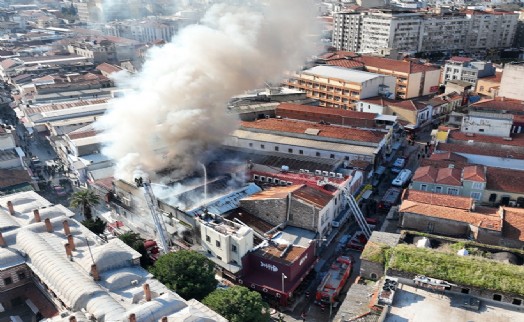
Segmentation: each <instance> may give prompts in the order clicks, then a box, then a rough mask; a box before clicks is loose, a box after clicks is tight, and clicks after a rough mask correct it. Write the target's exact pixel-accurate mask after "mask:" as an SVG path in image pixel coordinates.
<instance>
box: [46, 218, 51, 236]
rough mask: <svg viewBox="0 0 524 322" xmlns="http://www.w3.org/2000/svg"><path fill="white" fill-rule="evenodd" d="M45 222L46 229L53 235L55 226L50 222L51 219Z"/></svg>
mask: <svg viewBox="0 0 524 322" xmlns="http://www.w3.org/2000/svg"><path fill="white" fill-rule="evenodd" d="M44 222H45V229H46V230H47V232H48V233H52V232H53V224H51V220H49V218H46V219H45V220H44Z"/></svg>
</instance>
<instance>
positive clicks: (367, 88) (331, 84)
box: [286, 66, 395, 109]
mask: <svg viewBox="0 0 524 322" xmlns="http://www.w3.org/2000/svg"><path fill="white" fill-rule="evenodd" d="M286 85H287V86H288V87H289V88H292V89H293V88H295V89H300V90H303V91H305V92H306V94H307V97H310V98H314V99H317V100H319V101H320V106H325V107H334V108H344V109H352V108H353V107H354V104H355V103H356V102H357V101H359V100H360V99H363V98H368V97H374V96H379V95H384V96H390V95H393V91H394V90H395V78H394V77H392V76H386V75H380V74H375V73H368V72H364V71H359V70H352V69H347V68H343V67H338V66H316V67H313V68H310V69H307V70H304V71H300V72H297V73H296V74H295V75H294V76H292V77H291V78H290V79H289V80H288V81H287V83H286Z"/></svg>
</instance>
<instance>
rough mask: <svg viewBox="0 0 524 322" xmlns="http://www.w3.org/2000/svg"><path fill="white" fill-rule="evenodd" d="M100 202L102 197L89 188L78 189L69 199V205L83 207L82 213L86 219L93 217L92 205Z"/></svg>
mask: <svg viewBox="0 0 524 322" xmlns="http://www.w3.org/2000/svg"><path fill="white" fill-rule="evenodd" d="M99 203H100V197H99V196H98V195H97V194H96V193H95V192H94V191H93V190H89V189H84V190H80V191H77V192H75V193H73V194H72V195H71V198H70V199H69V205H70V206H71V207H72V208H78V207H81V209H82V215H83V216H84V218H85V219H91V218H92V217H93V215H92V209H91V207H93V206H96V205H98V204H99Z"/></svg>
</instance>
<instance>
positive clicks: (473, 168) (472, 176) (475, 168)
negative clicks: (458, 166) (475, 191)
mask: <svg viewBox="0 0 524 322" xmlns="http://www.w3.org/2000/svg"><path fill="white" fill-rule="evenodd" d="M462 178H463V180H468V181H476V182H486V172H485V169H484V167H482V166H479V165H470V166H467V167H464V169H463V171H462Z"/></svg>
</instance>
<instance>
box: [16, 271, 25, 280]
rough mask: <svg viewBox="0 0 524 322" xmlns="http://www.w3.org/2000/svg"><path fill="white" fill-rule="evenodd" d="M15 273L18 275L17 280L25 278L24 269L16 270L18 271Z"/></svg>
mask: <svg viewBox="0 0 524 322" xmlns="http://www.w3.org/2000/svg"><path fill="white" fill-rule="evenodd" d="M16 274H17V275H18V279H19V280H25V272H24V271H18V272H16Z"/></svg>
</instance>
